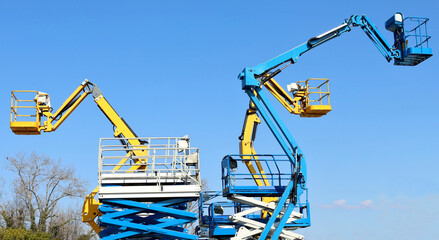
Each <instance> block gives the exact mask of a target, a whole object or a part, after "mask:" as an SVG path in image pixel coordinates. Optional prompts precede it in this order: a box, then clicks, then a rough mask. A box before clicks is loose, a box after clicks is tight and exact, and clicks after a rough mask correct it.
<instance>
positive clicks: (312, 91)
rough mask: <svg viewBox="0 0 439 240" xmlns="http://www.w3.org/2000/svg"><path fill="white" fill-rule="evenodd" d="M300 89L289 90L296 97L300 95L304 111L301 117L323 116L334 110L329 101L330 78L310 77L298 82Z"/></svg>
mask: <svg viewBox="0 0 439 240" xmlns="http://www.w3.org/2000/svg"><path fill="white" fill-rule="evenodd" d="M296 85H297V86H298V89H297V90H295V89H291V88H290V86H291V84H290V85H288V90H289V91H290V92H292V93H293V95H294V96H295V97H300V100H299V102H300V105H301V106H302V109H303V111H302V112H301V113H300V116H301V117H321V116H323V115H326V114H327V113H328V112H330V111H331V110H332V108H331V104H330V102H329V79H326V78H310V79H308V80H306V81H299V82H297V83H296Z"/></svg>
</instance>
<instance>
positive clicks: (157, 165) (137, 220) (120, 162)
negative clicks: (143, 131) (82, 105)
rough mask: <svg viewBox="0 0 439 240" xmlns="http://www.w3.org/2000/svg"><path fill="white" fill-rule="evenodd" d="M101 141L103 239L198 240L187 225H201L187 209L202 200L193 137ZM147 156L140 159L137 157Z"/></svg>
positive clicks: (100, 177) (100, 220)
mask: <svg viewBox="0 0 439 240" xmlns="http://www.w3.org/2000/svg"><path fill="white" fill-rule="evenodd" d="M121 140H122V141H124V142H126V141H127V140H129V139H120V138H102V139H101V140H100V145H99V192H98V198H99V201H100V202H101V203H102V205H100V207H99V210H100V212H101V213H102V216H100V217H99V221H98V224H99V227H100V228H101V229H102V231H101V232H100V233H99V235H100V237H102V239H123V238H128V237H129V238H141V239H198V236H196V235H193V234H190V233H188V230H187V229H185V228H184V225H185V224H187V223H190V222H193V221H196V220H197V219H198V216H197V214H196V213H192V212H188V211H187V204H188V203H189V202H192V201H195V200H197V199H198V198H199V196H200V191H201V183H200V181H199V177H200V176H199V172H200V170H199V151H198V149H197V148H191V147H190V141H189V138H188V137H186V136H185V137H182V138H177V137H169V138H138V140H139V141H141V142H143V143H146V144H143V145H138V146H133V145H120V144H119V143H118V141H121ZM139 150H145V151H148V155H147V156H141V157H138V156H136V154H134V151H139Z"/></svg>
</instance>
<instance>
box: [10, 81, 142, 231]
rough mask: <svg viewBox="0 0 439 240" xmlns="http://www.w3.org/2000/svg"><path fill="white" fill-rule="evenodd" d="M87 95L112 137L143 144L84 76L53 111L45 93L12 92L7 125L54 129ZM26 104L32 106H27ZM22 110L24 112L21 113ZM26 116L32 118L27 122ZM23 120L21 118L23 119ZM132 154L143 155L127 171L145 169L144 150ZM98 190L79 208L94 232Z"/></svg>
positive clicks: (20, 130)
mask: <svg viewBox="0 0 439 240" xmlns="http://www.w3.org/2000/svg"><path fill="white" fill-rule="evenodd" d="M22 94H36V97H35V98H34V99H33V100H28V99H21V98H20V97H19V96H21V95H22ZM89 94H92V95H93V98H94V100H95V102H96V104H97V105H98V107H99V109H101V111H102V112H103V113H104V115H105V116H106V117H107V118H108V120H109V121H110V122H111V123H112V124H113V126H114V137H116V138H125V139H127V140H126V142H123V144H129V145H131V146H133V148H136V146H140V145H142V144H144V142H141V141H140V140H139V139H137V135H136V134H135V133H134V131H133V130H131V128H130V127H129V126H128V124H127V123H126V122H125V121H124V120H123V118H121V117H120V116H119V115H118V114H117V113H116V111H115V110H114V109H113V107H111V105H110V103H109V102H108V101H107V100H106V99H105V97H104V96H103V95H102V92H101V90H100V89H99V88H98V87H97V86H96V85H94V84H92V83H91V82H89V81H88V80H87V79H86V80H85V81H84V82H82V83H81V85H80V86H79V87H78V88H76V90H75V91H74V92H73V93H72V94H71V95H70V96H69V97H68V98H67V99H66V100H65V101H64V103H63V104H62V105H61V107H60V108H59V109H58V110H57V111H56V112H55V113H52V108H51V107H50V97H49V95H48V94H46V93H42V92H38V91H12V97H11V125H10V127H11V129H12V131H13V132H14V133H15V134H19V135H38V134H40V133H41V131H44V132H52V131H55V130H57V129H58V127H59V126H60V125H61V124H62V123H63V122H64V121H65V120H66V118H67V117H68V116H70V114H71V113H72V112H73V111H74V110H75V109H76V108H77V107H78V106H79V104H81V102H82V101H83V100H84V99H85V98H86V97H87V96H88V95H89ZM30 104H34V105H33V106H31V105H30ZM23 111H27V112H25V113H22V112H23ZM34 111H35V112H34ZM42 117H46V121H44V123H42V122H41V118H42ZM29 118H34V119H32V121H29ZM23 119H24V120H25V121H23ZM132 154H134V155H135V156H137V157H139V156H140V157H141V156H145V158H135V159H134V160H135V163H136V165H133V166H132V167H131V168H130V170H138V169H146V165H142V163H146V161H147V159H146V156H147V151H146V150H138V151H136V150H134V151H132ZM128 159H129V155H127V157H126V158H125V159H122V160H121V161H120V162H119V163H118V166H115V167H114V170H119V169H120V166H122V165H123V164H124V163H125V162H126V161H127V160H128ZM98 191H99V189H98V187H96V188H95V189H94V190H93V191H92V192H91V193H90V194H89V195H87V197H86V199H85V201H84V205H83V209H82V221H83V222H87V223H89V224H90V226H91V227H92V228H93V229H94V230H95V231H96V232H97V233H99V232H100V228H99V226H98V225H97V224H96V222H95V219H96V217H98V216H99V215H100V213H99V210H98V207H99V205H100V203H99V201H98V200H97V199H95V196H96V194H97V193H98Z"/></svg>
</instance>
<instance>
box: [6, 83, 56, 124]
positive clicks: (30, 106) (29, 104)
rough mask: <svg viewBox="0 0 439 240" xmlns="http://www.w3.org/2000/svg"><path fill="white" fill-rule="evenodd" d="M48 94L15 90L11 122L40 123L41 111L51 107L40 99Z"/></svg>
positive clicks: (12, 95) (12, 99)
mask: <svg viewBox="0 0 439 240" xmlns="http://www.w3.org/2000/svg"><path fill="white" fill-rule="evenodd" d="M45 96H47V97H48V95H47V94H46V93H42V92H38V91H33V90H15V91H12V92H11V122H22V121H29V122H38V123H39V122H40V116H41V115H40V114H41V109H43V108H46V107H49V108H50V106H47V105H46V104H42V103H41V102H40V101H38V99H39V98H40V97H45ZM30 118H32V119H30Z"/></svg>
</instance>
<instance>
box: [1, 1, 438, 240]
mask: <svg viewBox="0 0 439 240" xmlns="http://www.w3.org/2000/svg"><path fill="white" fill-rule="evenodd" d="M396 11H401V12H402V13H404V14H405V15H406V16H425V17H430V18H431V21H430V22H429V33H430V34H431V35H432V36H433V38H432V39H431V42H430V44H431V46H432V48H433V51H434V52H435V53H437V52H438V49H439V44H438V39H439V32H438V29H439V26H438V25H439V8H438V3H437V1H433V0H430V1H417V2H414V1H377V0H371V1H357V2H356V1H311V2H306V1H302V2H298V1H296V2H293V1H218V2H212V1H129V2H122V1H93V2H90V1H70V2H66V1H44V2H37V1H2V2H0V29H1V33H2V37H1V40H0V56H1V57H0V69H1V78H2V88H1V101H0V106H1V107H0V109H1V112H2V114H0V116H2V117H1V118H0V123H1V124H0V125H1V126H3V127H2V128H0V133H1V135H2V140H1V151H0V155H1V156H2V158H4V157H5V156H8V155H14V154H15V153H17V152H23V151H24V152H32V151H37V152H38V153H43V154H47V155H50V156H52V157H53V158H62V159H63V160H64V161H65V162H66V164H67V166H74V167H75V168H76V169H77V170H78V171H79V173H80V175H82V176H83V177H84V178H86V179H87V180H88V181H89V182H90V184H89V189H90V190H92V189H93V188H94V186H95V185H96V182H97V177H96V176H97V155H98V139H99V138H100V137H111V136H112V127H111V124H110V123H109V122H108V121H107V119H106V118H105V117H104V116H103V114H102V113H101V112H100V111H99V109H98V108H97V107H96V105H95V103H94V102H93V100H92V99H91V98H89V99H86V100H85V101H84V102H83V104H82V105H81V106H80V107H79V108H78V109H77V110H76V111H75V112H74V113H73V114H72V115H71V116H70V117H69V119H67V121H66V122H65V123H64V124H63V125H62V126H61V127H60V128H59V130H58V131H57V132H54V133H46V134H42V135H41V136H15V135H14V134H13V133H12V132H11V131H10V129H9V127H8V126H9V112H10V110H9V107H10V106H9V104H10V91H11V90H18V89H32V90H39V91H44V92H47V93H49V94H50V95H51V98H52V106H54V107H55V108H56V107H58V106H60V104H61V103H62V102H63V101H64V100H65V98H66V97H67V96H68V95H70V93H71V92H72V91H73V90H74V89H75V88H76V87H77V86H78V85H79V84H80V83H81V82H82V81H83V80H84V79H85V78H87V79H89V80H90V81H92V82H94V83H96V84H97V85H99V86H100V88H101V90H102V91H103V93H104V95H105V96H106V98H107V99H108V100H109V101H110V103H111V104H112V105H113V107H114V108H115V109H116V110H117V111H118V113H119V114H120V115H121V116H123V117H124V118H125V119H126V121H127V122H129V123H130V125H131V127H132V128H133V129H134V130H135V131H136V132H137V133H138V135H139V136H148V137H150V136H152V137H153V136H183V135H185V134H188V135H189V136H190V137H191V139H192V145H193V146H196V147H199V148H200V150H201V157H202V159H201V161H202V163H201V164H202V174H203V176H204V178H206V179H207V180H208V182H209V186H210V188H211V189H220V187H221V186H220V160H221V158H222V157H223V156H224V155H226V154H230V153H237V152H238V139H237V137H238V136H239V135H240V133H241V127H242V122H243V119H244V112H245V109H246V107H247V106H248V97H247V96H246V95H245V94H244V92H243V91H242V90H241V88H240V82H239V81H238V80H237V79H236V76H237V75H238V73H239V72H240V71H241V70H242V69H243V68H244V67H246V66H249V67H250V66H254V65H256V64H259V63H262V62H264V61H266V60H268V59H270V58H272V57H274V56H277V55H278V54H280V53H282V52H284V51H286V50H288V49H290V48H292V47H294V46H296V45H298V44H300V43H302V42H305V41H307V40H308V39H309V38H310V37H313V36H316V35H318V34H320V33H322V32H325V31H327V30H329V29H331V28H333V27H335V26H338V25H340V24H341V23H343V20H344V19H345V18H348V17H349V16H350V15H352V14H367V15H368V16H369V17H370V18H371V19H372V21H374V22H375V24H376V25H377V26H378V28H379V29H380V30H382V32H383V34H384V35H385V37H386V38H387V39H388V40H389V42H392V35H391V33H390V32H387V31H386V30H385V29H384V21H385V20H387V19H388V18H389V17H390V16H391V15H392V14H394V13H395V12H396ZM437 59H438V58H437V56H434V57H432V58H431V59H429V60H428V61H426V62H424V63H422V64H421V65H419V66H417V67H397V66H393V65H392V64H389V63H387V62H386V61H385V59H384V58H383V57H382V56H381V54H380V53H379V52H378V50H377V49H376V48H375V46H374V45H373V44H372V43H371V42H370V41H369V39H368V38H367V37H366V35H365V34H364V33H363V32H362V31H361V29H354V30H353V31H351V32H350V33H346V34H344V35H343V36H341V37H340V38H338V39H335V40H332V41H331V42H328V43H326V44H324V45H322V46H321V47H318V48H316V49H314V50H312V51H311V52H309V53H307V54H305V55H304V56H303V57H302V58H301V60H300V61H299V63H297V64H296V65H294V66H292V67H289V68H288V70H287V71H284V72H283V73H282V74H281V75H280V76H279V77H278V78H277V80H278V81H279V82H280V83H281V84H282V85H283V86H286V84H288V83H290V82H296V81H299V80H305V79H307V78H311V77H323V78H329V79H331V83H330V84H331V85H330V88H331V103H332V106H333V111H332V112H331V113H329V114H328V115H327V116H325V117H323V118H319V119H301V118H299V117H298V116H295V115H289V114H288V113H287V112H286V111H285V110H284V109H283V108H282V107H281V106H280V105H279V104H277V103H276V107H277V109H278V110H279V112H280V114H281V116H282V118H283V119H284V121H285V123H286V124H287V126H289V129H290V130H291V132H292V134H293V136H294V137H295V139H296V140H297V142H298V143H299V145H300V146H301V148H302V149H303V151H304V152H305V154H306V157H307V161H308V179H309V188H310V194H309V197H310V203H311V206H312V208H311V211H312V227H311V228H309V229H306V230H303V231H302V232H303V233H304V234H305V236H306V237H307V239H312V240H314V239H439V230H438V227H437V226H438V224H439V220H438V216H439V177H438V175H437V169H439V154H438V153H439V150H438V149H439V136H438V135H439V130H438V122H439V111H438V110H439V109H438V104H437V102H438V90H439V83H438V78H437V74H438V66H439V65H438V63H439V62H438V60H437ZM256 149H257V151H258V152H261V153H275V152H280V149H279V147H278V146H277V144H276V142H275V140H274V138H273V137H272V136H271V134H270V133H269V131H268V130H267V128H266V127H265V125H261V128H260V131H259V132H258V137H257V142H256ZM1 164H2V165H4V164H5V163H4V161H3V160H2V162H1ZM3 168H4V167H2V169H0V174H1V175H3V177H4V178H6V179H7V178H9V176H10V175H8V174H7V173H6V172H5V170H4V169H3Z"/></svg>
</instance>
